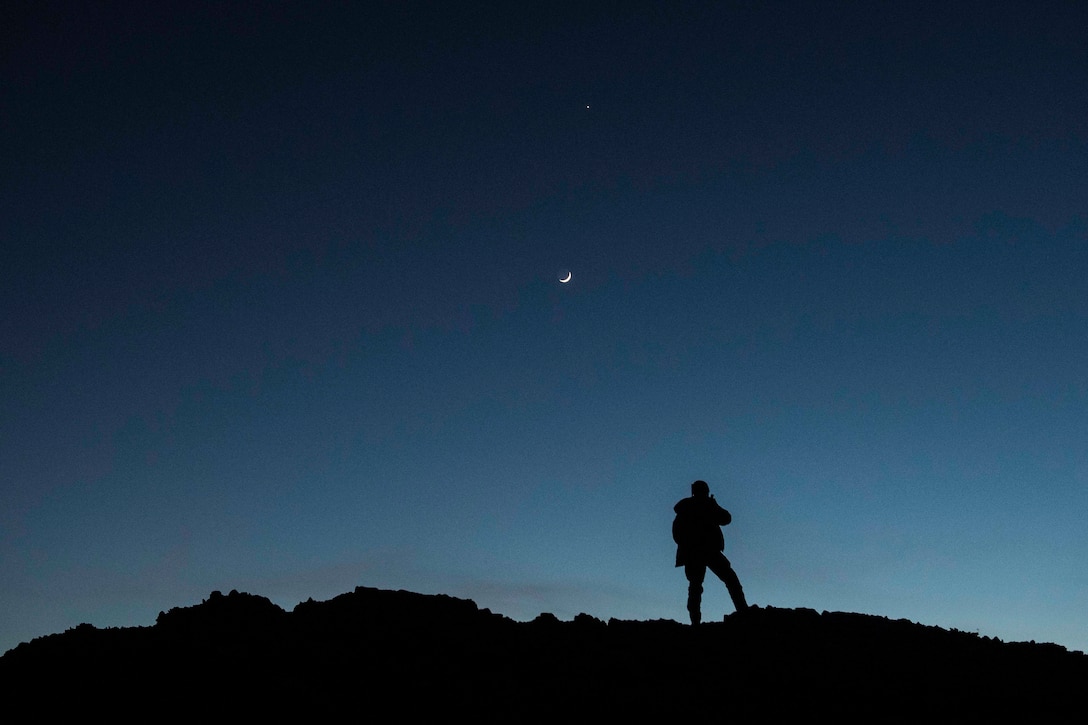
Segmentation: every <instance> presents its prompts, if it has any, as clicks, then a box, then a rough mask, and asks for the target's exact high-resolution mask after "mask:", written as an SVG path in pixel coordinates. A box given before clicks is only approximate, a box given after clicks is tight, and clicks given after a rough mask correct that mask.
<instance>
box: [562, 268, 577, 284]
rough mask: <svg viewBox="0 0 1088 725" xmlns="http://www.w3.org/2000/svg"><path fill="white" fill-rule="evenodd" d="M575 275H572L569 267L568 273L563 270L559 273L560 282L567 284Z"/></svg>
mask: <svg viewBox="0 0 1088 725" xmlns="http://www.w3.org/2000/svg"><path fill="white" fill-rule="evenodd" d="M573 276H574V275H572V274H571V273H570V270H569V269H568V270H566V273H565V274H564V273H563V272H560V273H559V281H560V282H562V283H563V284H566V283H567V282H570V280H571V278H572V277H573Z"/></svg>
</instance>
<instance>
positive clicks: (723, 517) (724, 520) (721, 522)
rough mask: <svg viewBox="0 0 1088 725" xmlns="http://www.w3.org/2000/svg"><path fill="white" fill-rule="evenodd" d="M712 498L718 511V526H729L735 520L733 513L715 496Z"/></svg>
mask: <svg viewBox="0 0 1088 725" xmlns="http://www.w3.org/2000/svg"><path fill="white" fill-rule="evenodd" d="M710 500H711V501H713V502H714V508H716V509H717V512H716V513H717V521H716V523H717V524H718V526H728V525H729V524H730V522H731V521H732V520H733V516H732V514H730V513H729V512H728V511H726V510H725V509H723V508H722V507H721V506H720V505H719V504H718V502H717V501H714V497H713V496H711V497H710Z"/></svg>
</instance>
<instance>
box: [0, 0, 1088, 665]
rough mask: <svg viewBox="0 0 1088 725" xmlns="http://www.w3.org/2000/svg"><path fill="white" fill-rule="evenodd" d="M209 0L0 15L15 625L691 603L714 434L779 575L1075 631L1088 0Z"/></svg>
mask: <svg viewBox="0 0 1088 725" xmlns="http://www.w3.org/2000/svg"><path fill="white" fill-rule="evenodd" d="M220 5H221V4H219V3H207V4H204V3H193V2H185V3H109V4H97V3H96V4H89V3H9V4H8V5H6V6H5V8H4V9H3V11H2V13H3V21H2V22H0V33H2V42H0V47H2V48H3V51H2V53H3V55H2V62H3V66H2V78H0V81H2V84H3V85H2V90H0V98H2V99H3V100H2V104H3V111H2V113H0V149H2V154H0V155H2V158H3V159H4V162H3V164H2V165H0V225H2V226H0V234H2V245H0V310H2V314H0V487H2V488H0V496H2V500H0V502H2V505H0V651H4V650H7V649H8V648H10V647H13V646H15V645H16V644H17V643H19V642H20V641H25V640H28V639H30V638H33V637H35V636H39V635H44V634H49V633H53V632H58V631H63V630H64V629H66V628H68V627H72V626H75V625H76V624H79V623H80V622H90V623H92V624H94V625H96V626H100V627H104V626H121V625H146V624H150V623H152V622H153V621H154V619H155V616H156V615H157V614H158V612H159V611H160V610H164V609H168V608H170V607H173V606H182V605H190V604H194V603H197V602H199V601H200V600H201V599H203V598H204V597H206V596H207V595H208V593H209V592H211V591H212V590H215V589H219V590H223V591H228V590H230V589H239V590H242V591H248V592H252V593H254V594H260V595H264V596H267V597H269V598H270V599H272V600H273V601H275V602H277V603H278V604H280V605H282V606H284V607H286V608H290V607H292V606H294V605H295V604H296V603H298V602H299V601H303V600H305V599H307V598H309V597H313V598H314V599H327V598H330V597H332V596H335V595H337V594H339V593H342V592H345V591H349V590H351V589H352V588H354V587H355V586H357V585H368V586H377V587H383V588H403V589H409V590H414V591H419V592H426V593H446V594H451V595H455V596H460V597H467V598H471V599H473V600H475V601H476V602H477V604H479V605H480V606H483V607H489V608H491V609H492V610H493V611H497V612H501V613H503V614H506V615H507V616H510V617H513V618H517V619H529V618H532V617H535V616H536V615H537V614H539V613H541V612H545V611H547V612H553V613H555V614H556V615H558V616H560V617H561V618H570V617H573V616H574V615H575V614H577V613H579V612H586V613H589V614H592V615H594V616H597V617H601V618H609V617H617V618H625V619H634V618H637V619H651V618H671V619H677V620H680V621H684V620H685V619H686V615H685V612H684V596H685V588H686V583H685V581H684V578H683V574H682V572H681V570H678V569H674V568H673V555H674V547H673V544H672V542H671V539H670V533H669V529H670V523H671V519H672V505H673V504H674V503H675V502H676V501H677V500H678V499H680V498H681V497H683V496H685V495H687V494H688V490H689V484H690V482H691V481H692V480H693V479H695V478H704V479H706V480H707V481H709V483H710V484H711V488H712V491H713V492H714V493H715V494H716V496H717V498H718V500H719V502H721V503H722V504H723V505H724V506H725V507H726V508H728V509H730V510H731V511H732V512H733V515H734V523H733V525H732V526H730V527H728V528H727V529H726V546H727V549H726V553H727V555H728V556H730V558H731V559H732V561H733V563H734V566H735V568H736V570H737V572H738V573H739V575H740V578H741V580H742V582H743V583H744V585H745V588H746V591H747V594H748V599H749V601H751V602H754V603H758V604H762V605H772V606H779V607H812V608H814V609H817V610H825V609H826V610H844V611H857V612H864V613H872V614H878V615H885V616H889V617H894V618H899V617H905V618H908V619H911V620H914V621H919V622H923V623H926V624H934V625H939V626H942V627H955V628H959V629H963V630H967V631H978V632H979V633H980V634H985V635H992V636H997V637H1000V638H1002V639H1007V640H1028V639H1035V640H1038V641H1051V642H1057V643H1059V644H1062V645H1065V646H1067V647H1070V648H1072V649H1080V650H1088V567H1086V562H1088V526H1086V524H1085V519H1086V514H1088V435H1086V433H1088V375H1086V371H1088V326H1086V322H1088V294H1086V286H1085V274H1086V272H1088V117H1086V115H1085V109H1088V91H1086V88H1088V84H1086V83H1085V78H1088V42H1085V38H1086V35H1085V33H1086V28H1088V5H1085V4H1084V3H1077V2H1069V3H1064V2H1054V3H1041V4H1040V3H1022V4H1013V3H999V2H984V3H972V2H957V3H934V4H924V3H880V4H868V3H850V4H840V3H775V2H768V3H679V4H677V3H644V2H624V3H589V4H586V3H572V4H566V3H544V4H542V5H543V7H539V8H536V9H532V10H526V9H524V8H521V7H520V5H522V4H521V3H508V4H505V5H506V7H505V9H501V8H502V7H503V6H502V5H498V4H474V3H463V4H462V3H410V2H396V3H374V2H369V3H358V4H353V5H348V6H347V7H344V6H341V5H340V4H336V5H332V4H318V5H317V6H316V7H314V4H312V3H256V4H248V3H228V4H226V5H225V7H221V6H220ZM870 5H874V6H879V7H870ZM946 6H951V7H946ZM560 268H569V269H570V270H571V271H572V272H573V280H572V282H571V283H570V284H568V285H561V284H559V282H558V278H557V273H558V270H559V269H560ZM704 609H705V612H706V615H707V617H708V618H712V617H714V616H719V615H715V614H714V612H716V611H717V612H719V614H720V613H725V612H729V611H731V610H732V607H731V605H730V604H729V602H728V598H727V596H726V593H725V590H724V587H717V586H713V587H710V588H709V590H708V594H707V596H706V599H705V607H704Z"/></svg>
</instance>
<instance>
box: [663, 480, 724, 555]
mask: <svg viewBox="0 0 1088 725" xmlns="http://www.w3.org/2000/svg"><path fill="white" fill-rule="evenodd" d="M672 508H673V511H675V512H676V518H675V519H673V522H672V538H673V541H675V542H676V566H684V565H686V564H693V563H697V562H699V561H700V560H705V559H706V557H708V556H709V555H711V554H713V553H714V552H719V551H724V550H725V537H724V536H722V529H721V527H722V526H727V525H728V524H729V522H730V521H732V520H733V517H732V516H731V515H730V514H729V512H728V511H726V510H725V509H723V508H722V507H721V506H719V505H718V502H717V501H715V500H714V497H713V496H690V497H688V498H685V499H681V500H680V501H678V502H677V503H676V505H675V506H673V507H672Z"/></svg>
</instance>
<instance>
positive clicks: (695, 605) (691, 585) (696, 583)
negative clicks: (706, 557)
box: [684, 564, 706, 624]
mask: <svg viewBox="0 0 1088 725" xmlns="http://www.w3.org/2000/svg"><path fill="white" fill-rule="evenodd" d="M684 576H686V577H687V578H688V616H690V617H691V623H692V624H698V623H699V622H700V621H701V620H702V614H701V612H700V606H701V603H702V601H703V579H704V578H705V577H706V564H687V565H685V566H684Z"/></svg>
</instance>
